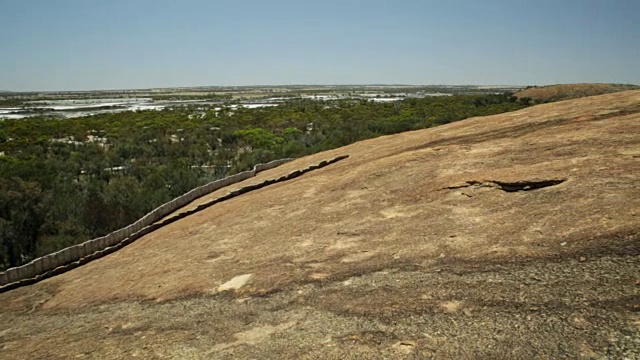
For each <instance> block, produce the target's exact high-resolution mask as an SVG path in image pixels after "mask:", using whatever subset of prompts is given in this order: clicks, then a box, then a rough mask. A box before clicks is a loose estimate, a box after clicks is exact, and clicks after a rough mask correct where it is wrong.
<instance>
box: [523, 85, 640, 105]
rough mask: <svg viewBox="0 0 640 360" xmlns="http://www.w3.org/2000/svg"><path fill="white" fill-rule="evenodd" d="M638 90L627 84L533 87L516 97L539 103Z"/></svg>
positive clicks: (634, 86) (636, 87)
mask: <svg viewBox="0 0 640 360" xmlns="http://www.w3.org/2000/svg"><path fill="white" fill-rule="evenodd" d="M638 88H639V87H638V86H636V85H625V84H598V83H595V84H560V85H549V86H536V87H531V88H527V89H524V90H521V91H518V92H517V93H515V94H514V95H515V96H516V97H518V98H520V99H522V98H530V99H533V100H536V101H537V102H551V101H559V100H569V99H576V98H580V97H585V96H595V95H602V94H609V93H615V92H618V91H626V90H638Z"/></svg>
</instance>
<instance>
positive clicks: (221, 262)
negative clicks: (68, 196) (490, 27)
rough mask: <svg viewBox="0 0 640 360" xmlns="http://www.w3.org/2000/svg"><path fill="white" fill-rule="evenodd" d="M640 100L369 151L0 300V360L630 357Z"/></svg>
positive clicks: (582, 106) (572, 105) (639, 255)
mask: <svg viewBox="0 0 640 360" xmlns="http://www.w3.org/2000/svg"><path fill="white" fill-rule="evenodd" d="M639 134H640V91H628V92H621V93H615V94H608V95H602V96H597V97H589V98H582V99H577V100H570V101H565V102H558V103H552V104H545V105H539V106H536V107H532V108H527V109H523V110H520V111H517V112H513V113H507V114H501V115H496V116H491V117H482V118H473V119H469V120H465V121H461V122H458V123H454V124H450V125H446V126H442V127H438V128H434V129H429V130H421V131H415V132H408V133H403V134H397V135H393V136H386V137H381V138H377V139H372V140H367V141H363V142H359V143H357V144H353V145H350V146H347V147H344V148H340V149H336V150H333V151H329V152H325V153H321V154H316V155H313V156H309V157H305V158H302V159H298V160H295V161H292V162H290V163H287V164H284V165H282V166H280V167H278V168H276V169H272V170H269V171H265V172H263V173H261V174H259V175H257V176H256V177H255V178H252V179H249V180H246V181H244V182H241V183H238V184H234V185H231V186H230V189H226V188H225V189H221V190H219V191H217V192H214V193H212V194H210V195H208V196H205V197H203V198H201V199H199V200H196V202H195V204H190V205H188V207H190V208H191V207H193V206H194V205H197V204H198V203H203V202H206V201H209V200H211V199H214V198H216V197H219V196H222V195H224V194H226V193H227V192H229V191H232V190H234V189H237V188H241V187H244V186H247V185H250V184H253V183H259V182H261V181H263V180H265V179H270V178H277V177H279V176H281V175H283V174H288V173H290V172H291V171H294V170H296V169H300V168H305V167H307V166H309V165H310V164H315V163H317V162H318V161H319V160H322V159H327V158H332V157H335V156H338V155H342V154H348V155H349V158H348V159H345V160H343V161H340V162H338V163H335V164H332V165H330V166H327V167H325V168H322V169H318V170H316V171H313V172H310V173H307V174H304V175H302V176H299V177H297V178H295V179H293V180H290V181H286V182H282V183H277V184H273V185H270V186H268V187H265V188H262V189H259V190H255V191H252V192H250V193H247V194H243V195H241V196H238V197H235V198H233V199H230V200H228V201H225V202H223V203H220V204H216V205H214V206H211V207H209V208H207V209H205V210H203V211H200V212H198V213H195V214H193V215H191V216H189V217H186V218H184V219H181V220H179V221H176V222H174V223H172V224H170V225H167V226H165V227H163V228H161V229H159V230H157V231H155V232H153V233H151V234H148V235H146V236H144V237H143V238H141V239H139V240H138V241H136V242H135V243H133V244H131V245H129V246H127V247H125V248H123V249H121V250H119V251H117V252H115V253H113V254H110V255H108V256H106V257H103V258H101V259H98V260H95V261H93V262H91V263H89V264H87V265H85V266H82V267H80V268H77V269H75V270H72V271H70V272H67V273H65V274H62V275H59V276H56V277H53V278H50V279H47V280H44V281H42V282H40V283H38V284H35V285H32V286H27V287H23V288H19V289H16V290H12V291H9V292H7V293H4V294H0V324H1V325H0V358H7V359H9V358H11V359H20V358H29V359H33V358H74V357H78V356H84V357H86V358H131V357H134V356H139V357H141V358H176V359H184V358H202V359H208V358H224V359H232V358H301V359H304V358H309V359H318V358H324V359H344V358H354V359H360V358H429V357H433V358H444V359H459V358H469V359H478V358H491V359H515V358H519V359H523V358H526V359H534V358H563V357H568V358H580V357H585V358H589V357H593V358H598V357H605V358H606V357H609V358H624V357H627V358H637V357H638V356H640V355H639V354H638V350H637V349H639V348H640V346H639V345H640V344H639V342H640V333H639V324H640V318H639V316H638V310H639V306H640V298H639V296H638V286H639V285H640V277H639V275H638V274H640V246H639V243H638V241H639V237H640V135H639Z"/></svg>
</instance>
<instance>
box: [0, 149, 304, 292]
mask: <svg viewBox="0 0 640 360" xmlns="http://www.w3.org/2000/svg"><path fill="white" fill-rule="evenodd" d="M291 160H293V159H281V160H274V161H271V162H269V163H266V164H257V165H256V166H254V168H253V170H249V171H244V172H241V173H238V174H235V175H231V176H228V177H226V178H224V179H220V180H216V181H212V182H210V183H208V184H205V185H202V186H200V187H197V188H195V189H193V190H191V191H189V192H187V193H186V194H184V195H182V196H179V197H177V198H175V199H173V200H171V201H169V202H167V203H165V204H162V205H160V206H159V207H157V208H155V209H154V210H152V211H151V212H150V213H148V214H147V215H145V216H143V217H142V218H141V219H139V220H138V221H136V222H134V223H133V224H131V225H129V226H126V227H124V228H122V229H119V230H116V231H114V232H112V233H110V234H108V235H106V236H103V237H99V238H97V239H92V240H88V241H85V242H83V243H81V244H78V245H74V246H70V247H68V248H65V249H62V250H60V251H57V252H55V253H52V254H48V255H45V256H43V257H39V258H37V259H34V260H32V261H31V262H29V263H27V264H24V265H22V266H18V267H15V268H10V269H7V270H6V271H4V272H1V273H0V287H1V286H4V285H7V284H11V283H15V282H19V281H22V280H25V279H30V278H35V277H36V276H38V275H41V274H44V273H46V272H48V271H50V270H53V269H55V268H57V267H60V266H63V265H66V264H69V263H72V262H75V261H77V260H78V259H81V258H84V257H89V256H91V255H92V254H94V253H98V252H100V251H102V250H104V249H105V248H107V247H111V246H114V245H116V244H118V243H120V242H121V241H123V240H124V239H126V238H128V237H130V236H131V235H132V234H135V233H137V232H140V230H142V229H143V228H145V227H148V226H149V225H152V224H153V223H155V222H156V221H158V220H160V219H162V218H163V217H165V216H167V215H169V214H171V213H172V212H174V211H176V210H178V209H180V208H181V207H183V206H185V205H187V204H188V203H190V202H192V201H193V200H195V199H197V198H199V197H201V196H203V195H206V194H210V193H212V192H214V191H216V190H218V189H221V188H223V187H225V186H229V185H231V184H234V183H237V182H240V181H243V180H246V179H249V178H251V177H254V176H255V175H256V174H257V173H259V172H261V171H264V170H268V169H272V168H274V167H276V166H280V165H282V164H284V163H286V162H288V161H291ZM1 290H2V288H0V291H1Z"/></svg>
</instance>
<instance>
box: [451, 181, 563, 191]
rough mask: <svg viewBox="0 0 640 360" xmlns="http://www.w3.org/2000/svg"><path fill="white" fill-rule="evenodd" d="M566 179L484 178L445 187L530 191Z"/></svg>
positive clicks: (553, 184) (559, 182)
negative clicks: (507, 179)
mask: <svg viewBox="0 0 640 360" xmlns="http://www.w3.org/2000/svg"><path fill="white" fill-rule="evenodd" d="M565 181H567V179H550V180H537V181H534V180H522V181H514V182H507V181H497V180H486V181H477V180H468V181H466V182H465V183H464V184H462V185H453V186H448V187H447V189H449V190H454V189H462V188H467V187H492V188H498V189H500V190H502V191H505V192H517V191H531V190H538V189H542V188H545V187H549V186H555V185H558V184H562V183H563V182H565Z"/></svg>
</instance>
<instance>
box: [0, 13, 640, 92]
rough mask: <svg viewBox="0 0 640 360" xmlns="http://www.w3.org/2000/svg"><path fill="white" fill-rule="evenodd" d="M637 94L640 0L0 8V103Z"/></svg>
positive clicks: (639, 81) (639, 72)
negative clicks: (485, 90)
mask: <svg viewBox="0 0 640 360" xmlns="http://www.w3.org/2000/svg"><path fill="white" fill-rule="evenodd" d="M576 82H616V83H632V84H640V1H639V0H580V1H576V0H539V1H530V0H525V1H520V0H511V1H509V0H503V1H497V0H438V1H429V0H397V1H391V0H384V1H378V0H367V1H355V0H353V1H350V0H340V1H338V0H336V1H333V0H321V1H305V0H295V1H278V0H270V1H266V0H256V1H249V0H245V1H243V0H234V1H231V0H230V1H225V0H218V1H216V0H194V1H187V0H176V1H168V0H126V1H123V0H0V90H14V91H24V90H74V89H75V90H87V89H123V88H147V87H171V86H200V85H203V86H204V85H257V84H262V85H264V84H273V85H279V84H373V83H378V84H379V83H387V84H390V83H393V84H479V85H481V84H485V85H486V84H518V85H522V84H524V85H534V84H535V85H543V84H553V83H576Z"/></svg>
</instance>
